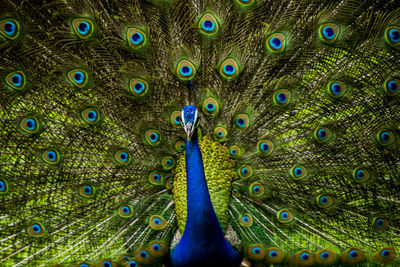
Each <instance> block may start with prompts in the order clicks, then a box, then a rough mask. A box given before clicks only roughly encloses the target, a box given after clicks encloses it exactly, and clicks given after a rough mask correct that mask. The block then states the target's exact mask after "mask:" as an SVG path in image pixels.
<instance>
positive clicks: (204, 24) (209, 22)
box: [199, 14, 219, 36]
mask: <svg viewBox="0 0 400 267" xmlns="http://www.w3.org/2000/svg"><path fill="white" fill-rule="evenodd" d="M199 28H200V32H201V33H203V34H205V35H208V36H211V35H215V34H216V33H218V28H219V27H218V22H217V20H216V19H215V17H214V16H213V15H211V14H206V15H204V16H203V17H202V18H201V20H200V21H199Z"/></svg>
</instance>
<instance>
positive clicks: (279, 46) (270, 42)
mask: <svg viewBox="0 0 400 267" xmlns="http://www.w3.org/2000/svg"><path fill="white" fill-rule="evenodd" d="M285 47H286V43H285V36H284V35H283V34H282V33H275V34H272V35H271V36H270V37H268V39H267V49H268V51H269V52H270V53H282V52H283V51H284V50H285Z"/></svg>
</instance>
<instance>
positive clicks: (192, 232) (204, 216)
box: [171, 132, 240, 266]
mask: <svg viewBox="0 0 400 267" xmlns="http://www.w3.org/2000/svg"><path fill="white" fill-rule="evenodd" d="M186 176H187V219H186V225H185V232H184V234H183V236H182V238H181V240H180V241H179V243H178V245H177V246H176V247H175V248H174V249H173V250H172V252H171V260H172V263H173V266H196V265H198V266H214V265H215V266H225V265H224V264H226V266H238V265H239V264H240V256H239V253H238V252H237V251H235V250H233V249H232V247H231V245H230V244H229V243H228V242H227V241H226V240H225V238H224V234H223V232H222V229H221V226H220V224H219V222H218V219H217V216H216V214H215V212H214V208H213V205H212V203H211V199H210V194H209V192H208V187H207V182H206V178H205V174H204V168H203V160H202V157H201V152H200V147H199V143H198V139H197V132H195V133H193V136H192V138H191V140H190V141H189V140H186ZM204 264H208V265H204ZM210 264H211V265H210Z"/></svg>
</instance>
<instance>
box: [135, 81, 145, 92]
mask: <svg viewBox="0 0 400 267" xmlns="http://www.w3.org/2000/svg"><path fill="white" fill-rule="evenodd" d="M145 88H146V87H145V85H144V83H142V82H138V83H136V84H135V86H134V87H133V90H134V91H135V93H137V94H140V93H141V92H143V91H144V89H145Z"/></svg>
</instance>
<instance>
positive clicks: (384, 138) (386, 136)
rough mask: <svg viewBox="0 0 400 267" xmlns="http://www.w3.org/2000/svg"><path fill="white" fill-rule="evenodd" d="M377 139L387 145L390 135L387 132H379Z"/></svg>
mask: <svg viewBox="0 0 400 267" xmlns="http://www.w3.org/2000/svg"><path fill="white" fill-rule="evenodd" d="M379 138H380V140H381V142H382V143H388V142H389V140H390V135H389V133H388V132H381V134H380V135H379Z"/></svg>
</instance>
